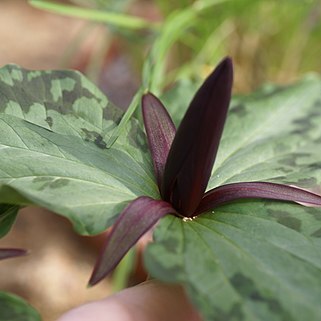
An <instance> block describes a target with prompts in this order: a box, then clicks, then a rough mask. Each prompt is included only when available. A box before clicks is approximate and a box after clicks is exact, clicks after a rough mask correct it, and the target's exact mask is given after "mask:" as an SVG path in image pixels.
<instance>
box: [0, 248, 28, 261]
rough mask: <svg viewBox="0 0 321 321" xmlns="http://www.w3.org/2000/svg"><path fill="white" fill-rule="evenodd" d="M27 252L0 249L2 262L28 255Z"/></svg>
mask: <svg viewBox="0 0 321 321" xmlns="http://www.w3.org/2000/svg"><path fill="white" fill-rule="evenodd" d="M26 254H27V251H26V250H23V249H0V260H4V259H9V258H11V257H17V256H23V255H26Z"/></svg>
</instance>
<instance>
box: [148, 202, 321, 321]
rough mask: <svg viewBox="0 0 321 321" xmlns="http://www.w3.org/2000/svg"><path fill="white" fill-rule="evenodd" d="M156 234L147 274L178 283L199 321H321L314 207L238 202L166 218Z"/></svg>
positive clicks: (319, 242) (318, 227) (318, 222)
mask: <svg viewBox="0 0 321 321" xmlns="http://www.w3.org/2000/svg"><path fill="white" fill-rule="evenodd" d="M154 236H155V242H156V243H154V244H152V245H150V246H149V247H148V249H147V253H146V252H145V263H146V265H147V267H148V270H149V272H150V273H151V274H152V276H153V277H156V278H157V279H161V280H164V281H169V282H181V283H183V284H184V285H185V287H186V289H187V291H188V294H189V295H190V297H191V300H192V302H193V303H194V304H195V305H196V307H197V308H198V309H199V310H200V312H201V313H202V314H203V315H204V317H205V320H240V321H241V320H246V321H250V320H253V321H258V320H266V321H268V320H284V321H292V320H293V321H294V320H295V321H301V320H311V321H318V320H320V318H321V306H320V297H321V211H320V209H313V208H308V209H304V208H303V207H301V206H299V205H289V204H284V203H276V202H266V203H265V202H262V201H252V202H251V201H247V202H245V201H243V202H238V203H236V204H233V205H229V206H224V207H221V208H218V209H217V210H215V211H213V212H212V213H207V214H203V215H201V216H199V217H198V218H196V219H195V220H193V221H186V222H184V221H183V220H181V219H179V218H174V217H167V218H165V219H163V221H162V223H161V225H160V226H159V227H158V229H157V230H156V233H155V235H154ZM196 262H197V263H196Z"/></svg>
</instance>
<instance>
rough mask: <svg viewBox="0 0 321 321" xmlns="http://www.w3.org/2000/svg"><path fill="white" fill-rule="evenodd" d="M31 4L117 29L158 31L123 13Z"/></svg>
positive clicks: (33, 0) (38, 2)
mask: <svg viewBox="0 0 321 321" xmlns="http://www.w3.org/2000/svg"><path fill="white" fill-rule="evenodd" d="M29 3H30V4H31V5H32V6H33V7H35V8H38V9H42V10H47V11H50V12H54V13H58V14H63V15H67V16H70V17H76V18H82V19H87V20H91V21H95V22H102V23H107V24H110V25H113V26H116V27H121V28H127V29H133V30H139V29H157V26H158V25H157V24H156V23H153V22H151V21H146V20H144V19H141V18H139V17H134V16H131V15H126V14H123V13H116V12H107V11H100V10H93V9H88V8H80V7H76V6H70V5H63V4H59V3H55V2H49V1H41V0H29Z"/></svg>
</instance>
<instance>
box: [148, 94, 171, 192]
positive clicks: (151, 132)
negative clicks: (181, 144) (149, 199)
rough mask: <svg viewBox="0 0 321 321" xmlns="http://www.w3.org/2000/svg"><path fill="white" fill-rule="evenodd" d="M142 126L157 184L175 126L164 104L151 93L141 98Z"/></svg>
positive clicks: (160, 181) (161, 175)
mask: <svg viewBox="0 0 321 321" xmlns="http://www.w3.org/2000/svg"><path fill="white" fill-rule="evenodd" d="M142 110H143V119H144V126H145V130H146V134H147V140H148V145H149V149H150V151H151V154H152V159H153V163H154V170H155V175H156V179H157V183H158V186H159V187H160V186H161V184H162V180H163V175H164V168H165V164H166V160H167V155H168V152H169V149H170V147H171V145H172V142H173V139H174V136H175V133H176V128H175V125H174V123H173V121H172V119H171V117H170V115H169V114H168V112H167V110H166V108H165V107H164V105H163V104H162V103H161V102H160V100H159V99H158V98H157V97H155V96H154V95H153V94H151V93H148V94H146V95H144V96H143V98H142Z"/></svg>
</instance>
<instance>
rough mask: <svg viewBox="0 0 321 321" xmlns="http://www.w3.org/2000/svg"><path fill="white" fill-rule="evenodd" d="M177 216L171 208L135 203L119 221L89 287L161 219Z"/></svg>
mask: <svg viewBox="0 0 321 321" xmlns="http://www.w3.org/2000/svg"><path fill="white" fill-rule="evenodd" d="M169 213H176V212H175V210H174V209H173V208H172V207H171V205H170V204H168V203H166V202H164V201H159V200H154V199H152V198H150V197H147V196H142V197H139V198H137V199H135V200H134V201H132V202H131V203H130V204H129V205H128V206H127V207H126V208H125V209H124V210H123V211H122V213H121V214H120V215H119V217H118V218H117V220H116V222H115V224H114V226H113V228H112V231H111V232H110V233H109V235H108V237H107V240H106V244H105V246H104V248H103V251H102V253H101V255H100V257H99V259H98V261H97V263H96V266H95V268H94V271H93V273H92V276H91V278H90V280H89V284H90V285H94V284H96V283H98V282H99V281H100V280H101V279H102V278H104V277H105V276H106V275H107V274H108V273H110V272H111V271H112V270H113V269H114V268H115V267H116V265H117V264H118V263H119V261H120V260H121V259H122V258H123V257H124V255H125V254H126V253H127V252H128V251H129V249H130V248H131V247H132V246H133V245H135V244H136V242H137V241H138V240H139V239H140V237H141V236H142V235H143V234H145V233H146V232H147V231H148V230H149V229H150V228H152V227H153V226H154V225H155V224H156V223H157V222H158V220H159V219H160V218H162V217H163V216H165V215H166V214H169Z"/></svg>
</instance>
